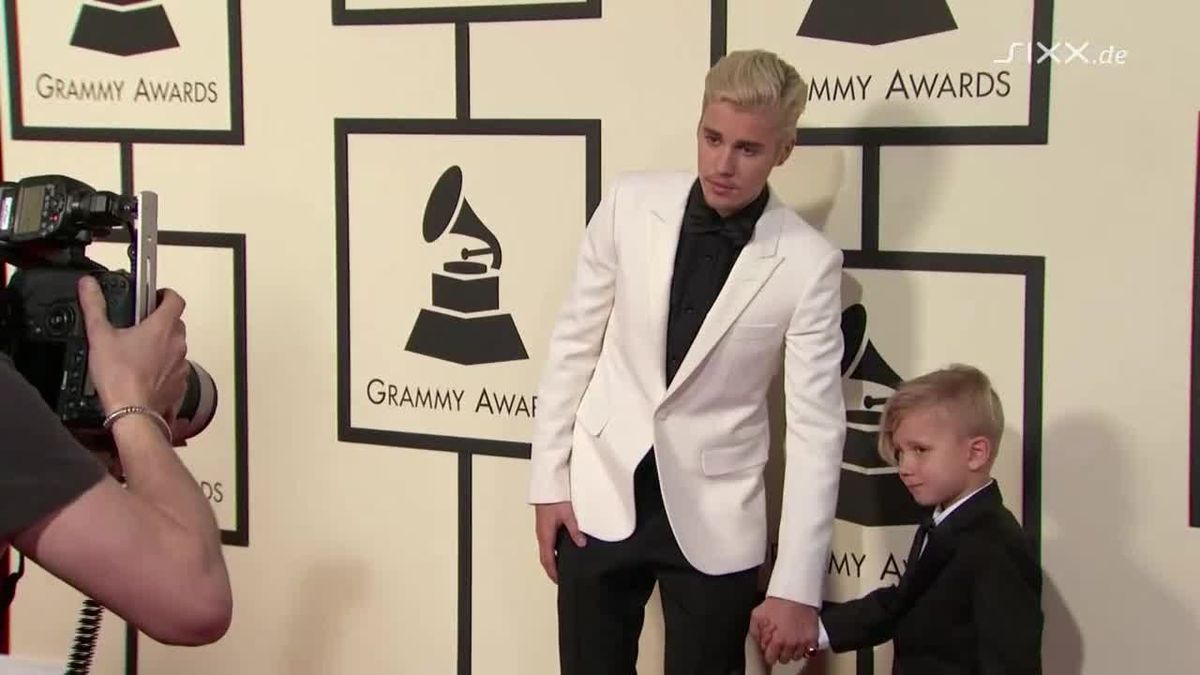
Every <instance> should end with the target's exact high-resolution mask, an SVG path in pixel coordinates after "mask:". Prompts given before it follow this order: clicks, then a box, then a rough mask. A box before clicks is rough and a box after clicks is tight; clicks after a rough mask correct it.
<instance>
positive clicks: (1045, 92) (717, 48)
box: [709, 0, 1054, 145]
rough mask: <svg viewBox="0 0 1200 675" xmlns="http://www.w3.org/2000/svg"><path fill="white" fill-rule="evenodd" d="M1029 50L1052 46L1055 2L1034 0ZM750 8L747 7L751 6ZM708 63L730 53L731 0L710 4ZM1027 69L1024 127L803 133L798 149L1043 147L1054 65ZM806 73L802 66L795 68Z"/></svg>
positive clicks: (817, 130)
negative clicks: (828, 147)
mask: <svg viewBox="0 0 1200 675" xmlns="http://www.w3.org/2000/svg"><path fill="white" fill-rule="evenodd" d="M1031 1H1032V2H1033V21H1032V26H1031V29H1030V37H1029V43H1030V44H1034V45H1036V44H1042V45H1049V44H1051V40H1052V30H1051V25H1052V23H1053V17H1054V2H1053V0H1031ZM748 4H749V3H743V5H748ZM711 14H712V34H711V35H710V37H709V50H710V53H709V59H710V62H711V63H716V62H717V61H718V60H719V59H720V58H721V57H722V56H724V55H725V53H726V52H727V50H728V49H729V36H728V32H729V0H712V9H711ZM1031 60H1032V61H1033V63H1031V64H1030V65H1029V69H1030V82H1029V117H1028V121H1027V123H1026V124H1025V125H1024V126H1001V125H995V126H943V127H934V126H929V127H925V126H922V127H830V128H819V127H803V126H802V127H800V128H799V129H797V131H796V143H797V144H799V145H1026V144H1027V145H1042V144H1045V143H1046V134H1047V129H1048V121H1049V118H1050V65H1051V60H1050V59H1046V60H1043V61H1042V62H1041V63H1038V62H1037V61H1038V59H1036V58H1034V59H1031ZM796 65H797V67H798V68H800V69H801V71H802V72H803V71H804V70H805V69H806V67H805V66H804V64H796Z"/></svg>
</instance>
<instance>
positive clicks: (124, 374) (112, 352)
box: [79, 276, 188, 420]
mask: <svg viewBox="0 0 1200 675" xmlns="http://www.w3.org/2000/svg"><path fill="white" fill-rule="evenodd" d="M79 305H80V308H81V309H82V310H83V316H84V322H85V325H86V328H87V338H88V350H89V355H88V370H89V372H90V373H91V376H92V381H93V382H94V383H95V385H96V391H97V392H98V393H99V395H100V402H101V404H102V405H103V407H104V412H105V414H108V413H110V412H112V411H113V410H116V409H117V408H120V407H122V406H127V405H144V406H146V407H148V408H150V409H152V410H155V411H157V412H159V413H160V414H162V415H163V416H164V417H166V418H167V419H168V420H170V419H171V417H172V415H173V413H174V412H175V409H176V406H177V405H178V403H179V401H180V399H182V397H183V393H184V390H185V388H186V386H187V374H188V367H187V361H186V360H185V357H186V356H187V330H186V327H185V326H184V323H183V321H182V319H181V318H180V317H181V316H182V315H183V309H184V305H185V303H184V301H183V298H181V297H179V294H177V293H175V292H174V291H171V290H164V291H162V292H161V293H160V300H159V304H158V308H157V309H155V310H154V312H152V313H151V314H150V315H149V316H147V317H146V318H145V319H144V320H143V321H142V322H141V323H140V324H139V325H137V326H133V327H131V328H114V327H113V326H112V324H110V323H109V321H108V313H107V311H106V307H105V301H104V295H103V294H102V293H101V291H100V286H99V284H97V283H96V280H95V279H94V278H92V277H90V276H85V277H83V278H82V279H81V280H80V283H79Z"/></svg>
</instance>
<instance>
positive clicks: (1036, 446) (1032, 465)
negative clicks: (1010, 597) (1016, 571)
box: [844, 251, 1046, 560]
mask: <svg viewBox="0 0 1200 675" xmlns="http://www.w3.org/2000/svg"><path fill="white" fill-rule="evenodd" d="M844 256H845V264H844V266H845V267H846V268H847V269H872V270H902V271H914V272H958V273H965V274H1011V275H1018V276H1022V277H1024V278H1025V326H1024V335H1025V345H1024V349H1025V352H1024V361H1025V372H1024V373H1023V374H1022V377H1023V380H1024V387H1025V388H1024V391H1023V392H1022V399H1023V408H1022V417H1023V424H1022V429H1021V437H1022V448H1021V455H1022V462H1021V466H1022V474H1023V475H1022V477H1021V478H1022V501H1021V524H1022V527H1024V529H1025V532H1026V533H1027V534H1028V535H1029V538H1030V539H1031V541H1032V543H1033V545H1034V554H1035V556H1036V558H1037V559H1038V560H1040V559H1041V540H1042V371H1043V355H1044V339H1045V336H1044V324H1045V293H1046V261H1045V258H1042V257H1037V256H1022V255H991V254H980V253H918V252H913V253H909V252H898V251H844Z"/></svg>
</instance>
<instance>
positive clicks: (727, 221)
mask: <svg viewBox="0 0 1200 675" xmlns="http://www.w3.org/2000/svg"><path fill="white" fill-rule="evenodd" d="M706 211H707V210H700V211H699V212H698V213H689V214H688V216H687V217H686V218H684V220H683V231H684V232H687V233H688V234H719V235H721V236H722V237H725V238H726V239H728V240H729V241H731V242H733V244H734V245H735V246H739V247H741V246H745V245H746V244H747V242H749V241H750V239H751V238H752V237H753V236H754V223H753V222H752V221H751V222H746V219H745V218H739V217H737V216H734V217H733V218H722V217H720V216H719V215H717V214H716V213H715V212H706Z"/></svg>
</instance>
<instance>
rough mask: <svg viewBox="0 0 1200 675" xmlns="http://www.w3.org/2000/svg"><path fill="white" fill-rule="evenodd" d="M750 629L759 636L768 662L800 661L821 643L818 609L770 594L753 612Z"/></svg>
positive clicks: (771, 664) (772, 663)
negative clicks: (819, 640) (818, 642)
mask: <svg viewBox="0 0 1200 675" xmlns="http://www.w3.org/2000/svg"><path fill="white" fill-rule="evenodd" d="M750 632H751V635H753V636H754V637H755V638H756V639H757V640H758V645H759V647H760V648H761V649H762V651H763V659H764V660H765V661H766V662H767V665H768V666H773V665H775V664H776V663H790V662H792V661H799V660H800V659H802V658H804V657H805V656H807V655H808V653H809V650H810V649H815V648H816V647H817V640H818V637H819V632H818V628H817V610H816V608H815V607H811V606H809V605H803V604H800V603H798V602H793V601H791V600H784V599H783V598H775V597H768V598H767V599H766V600H764V601H763V602H762V604H761V605H759V606H758V607H755V608H754V612H753V613H751V615H750Z"/></svg>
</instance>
